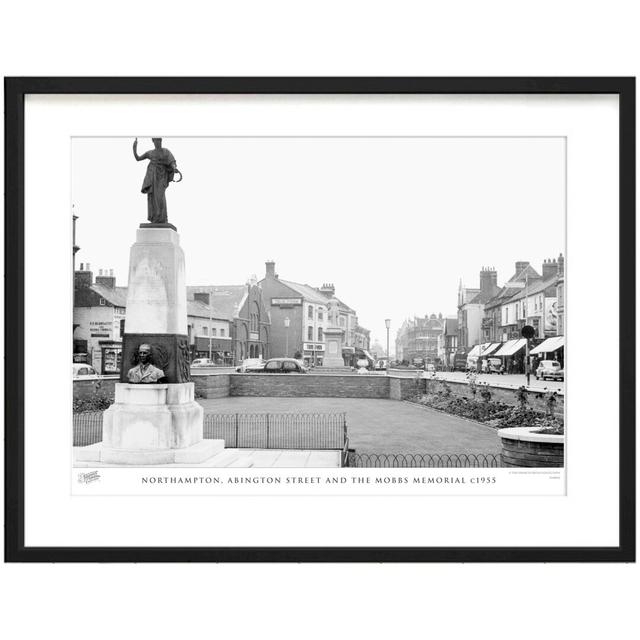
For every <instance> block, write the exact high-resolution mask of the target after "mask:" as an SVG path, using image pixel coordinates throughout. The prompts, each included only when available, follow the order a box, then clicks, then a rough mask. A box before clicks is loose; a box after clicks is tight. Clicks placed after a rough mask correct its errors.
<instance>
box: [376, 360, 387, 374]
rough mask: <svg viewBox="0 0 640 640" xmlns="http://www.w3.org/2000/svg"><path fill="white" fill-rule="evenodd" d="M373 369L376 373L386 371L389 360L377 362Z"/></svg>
mask: <svg viewBox="0 0 640 640" xmlns="http://www.w3.org/2000/svg"><path fill="white" fill-rule="evenodd" d="M373 368H374V370H375V371H386V370H387V360H386V359H383V358H381V359H380V360H377V361H376V363H375V364H374V365H373Z"/></svg>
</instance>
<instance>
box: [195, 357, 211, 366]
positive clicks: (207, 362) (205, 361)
mask: <svg viewBox="0 0 640 640" xmlns="http://www.w3.org/2000/svg"><path fill="white" fill-rule="evenodd" d="M191 366H192V367H215V366H216V363H215V362H214V361H213V360H212V359H211V358H196V359H195V360H193V362H192V363H191Z"/></svg>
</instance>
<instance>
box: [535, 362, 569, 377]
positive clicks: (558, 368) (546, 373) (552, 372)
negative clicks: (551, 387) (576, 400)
mask: <svg viewBox="0 0 640 640" xmlns="http://www.w3.org/2000/svg"><path fill="white" fill-rule="evenodd" d="M536 380H561V381H564V369H563V368H562V365H561V364H560V363H559V362H558V361H557V360H541V361H540V364H539V365H538V368H537V369H536Z"/></svg>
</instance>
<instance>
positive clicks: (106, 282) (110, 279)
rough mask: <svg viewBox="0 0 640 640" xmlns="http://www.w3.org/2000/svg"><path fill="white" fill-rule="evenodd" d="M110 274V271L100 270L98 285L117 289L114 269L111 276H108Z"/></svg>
mask: <svg viewBox="0 0 640 640" xmlns="http://www.w3.org/2000/svg"><path fill="white" fill-rule="evenodd" d="M108 273H109V270H108V269H100V271H99V274H100V275H99V276H98V277H97V278H96V284H101V285H103V286H105V287H108V288H109V289H115V288H116V279H115V277H114V275H113V269H111V275H107V274H108Z"/></svg>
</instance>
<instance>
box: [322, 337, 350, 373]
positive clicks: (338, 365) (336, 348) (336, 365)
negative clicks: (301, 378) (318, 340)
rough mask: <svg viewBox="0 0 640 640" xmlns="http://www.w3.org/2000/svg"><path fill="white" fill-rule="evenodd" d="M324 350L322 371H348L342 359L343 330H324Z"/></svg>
mask: <svg viewBox="0 0 640 640" xmlns="http://www.w3.org/2000/svg"><path fill="white" fill-rule="evenodd" d="M324 340H325V343H326V348H325V350H324V357H323V359H322V368H323V369H325V370H326V369H349V367H347V366H345V364H344V358H343V357H342V343H343V341H344V329H341V328H340V327H329V328H328V329H325V330H324Z"/></svg>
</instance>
